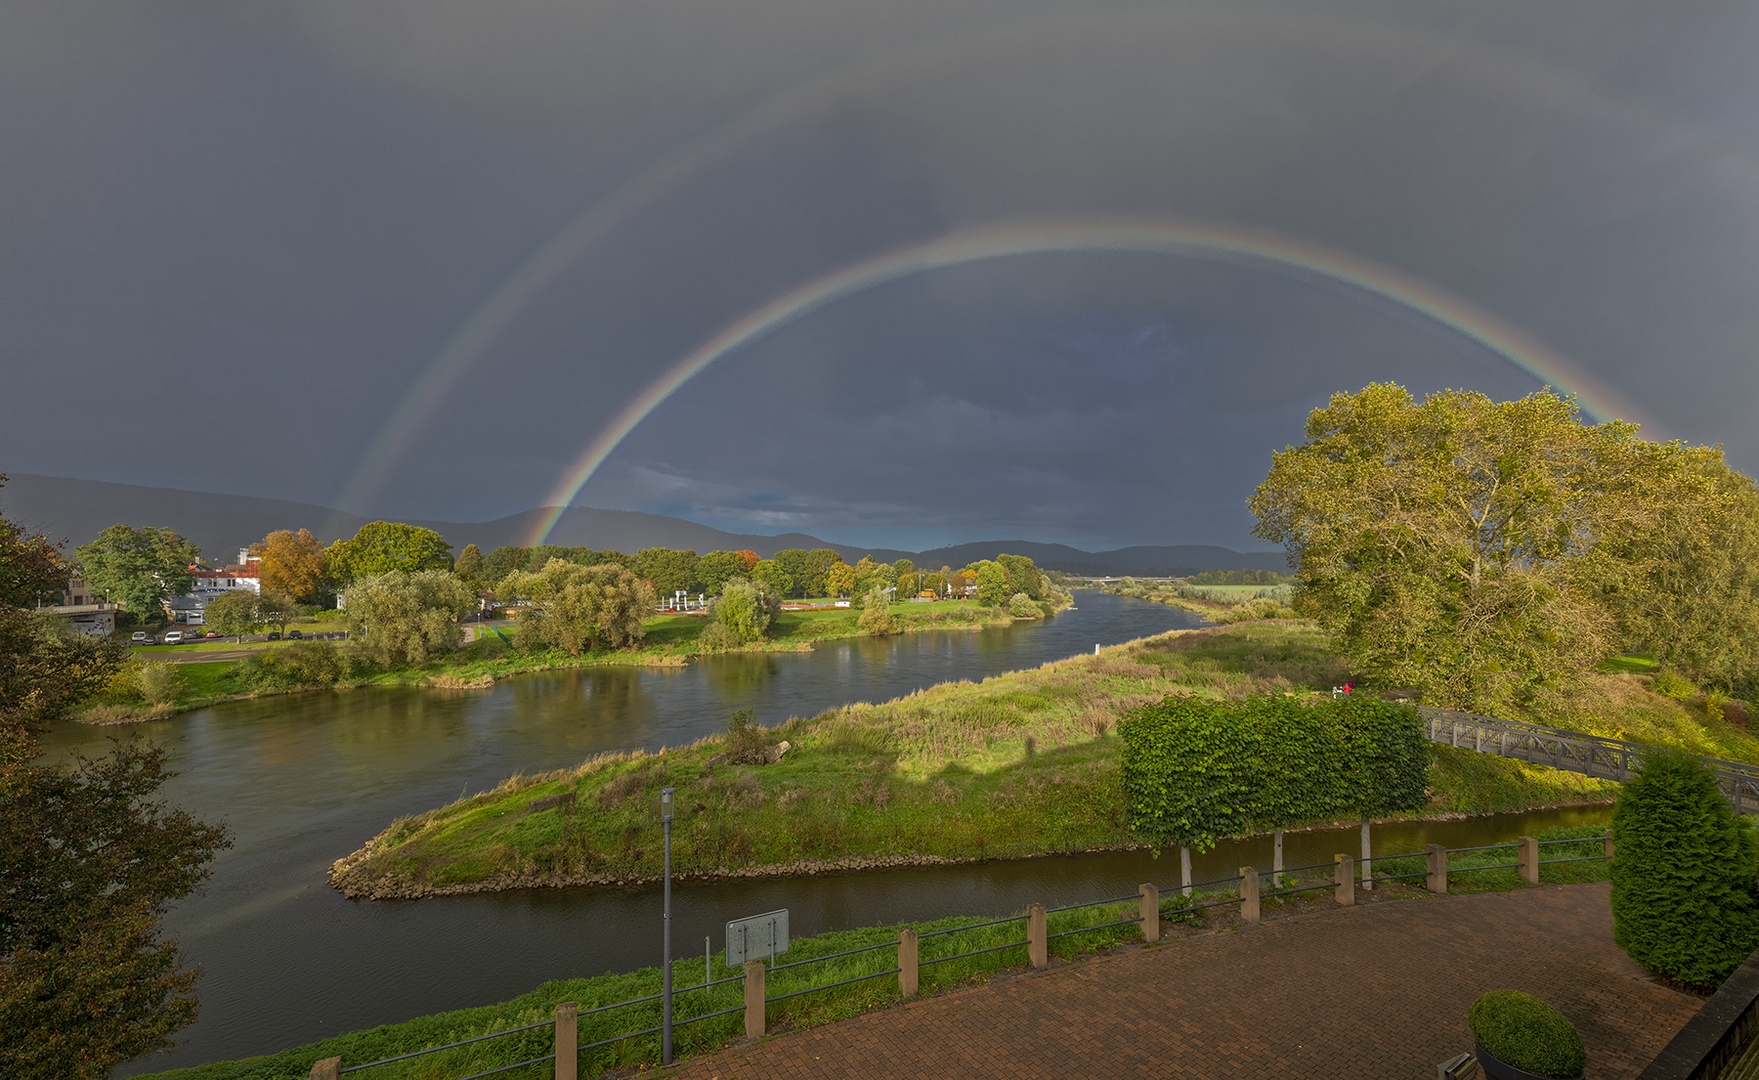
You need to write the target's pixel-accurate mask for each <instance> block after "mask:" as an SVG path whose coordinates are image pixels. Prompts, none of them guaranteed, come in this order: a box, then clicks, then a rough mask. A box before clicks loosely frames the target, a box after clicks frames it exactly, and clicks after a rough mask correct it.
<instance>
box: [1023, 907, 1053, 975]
mask: <svg viewBox="0 0 1759 1080" xmlns="http://www.w3.org/2000/svg"><path fill="white" fill-rule="evenodd" d="M1050 950H1051V940H1050V930H1049V928H1048V926H1047V925H1046V920H1045V915H1044V905H1043V904H1033V905H1031V906H1029V907H1028V908H1027V909H1026V956H1027V959H1029V960H1030V961H1031V962H1032V966H1033V967H1044V966H1045V965H1046V964H1049V963H1050V962H1051V951H1050Z"/></svg>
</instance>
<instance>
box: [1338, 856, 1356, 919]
mask: <svg viewBox="0 0 1759 1080" xmlns="http://www.w3.org/2000/svg"><path fill="white" fill-rule="evenodd" d="M1332 861H1333V862H1335V863H1337V869H1335V870H1333V871H1332V882H1333V883H1334V884H1335V885H1336V886H1337V888H1336V889H1334V890H1333V891H1332V897H1333V899H1335V900H1337V902H1338V903H1339V904H1340V905H1341V906H1343V907H1349V906H1350V905H1351V904H1354V903H1355V902H1356V860H1355V859H1352V858H1350V857H1349V856H1348V855H1333V856H1332Z"/></svg>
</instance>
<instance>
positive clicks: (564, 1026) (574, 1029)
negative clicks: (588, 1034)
mask: <svg viewBox="0 0 1759 1080" xmlns="http://www.w3.org/2000/svg"><path fill="white" fill-rule="evenodd" d="M579 1076H580V1003H579V1002H575V1001H564V1002H563V1003H562V1004H560V1005H558V1006H556V1080H578V1078H579Z"/></svg>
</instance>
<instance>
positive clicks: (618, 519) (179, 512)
mask: <svg viewBox="0 0 1759 1080" xmlns="http://www.w3.org/2000/svg"><path fill="white" fill-rule="evenodd" d="M0 512H4V514H5V515H6V516H7V517H9V518H11V519H13V520H14V521H18V522H20V523H22V524H24V525H26V526H28V527H30V528H32V529H35V530H40V531H42V532H44V533H47V534H48V535H49V536H51V537H53V538H55V539H58V540H60V539H65V540H66V541H67V542H68V548H69V550H71V549H72V548H74V547H77V546H79V545H80V544H85V543H89V542H91V541H92V540H93V539H94V538H96V537H97V535H98V534H99V533H100V532H102V531H103V530H104V529H106V528H108V527H110V526H111V525H114V524H116V523H117V522H127V523H128V524H130V525H135V526H143V525H164V526H169V527H171V528H173V529H176V530H177V531H178V532H179V533H182V534H183V535H184V536H186V537H188V538H189V539H190V540H191V541H192V542H193V543H194V544H195V545H196V547H198V548H200V549H201V551H202V554H203V555H205V556H206V557H207V558H208V560H209V561H210V562H229V561H231V560H232V559H234V558H236V557H237V555H238V549H239V548H241V547H244V546H245V545H247V544H249V543H251V542H252V541H254V540H260V539H262V538H263V537H264V536H265V535H267V534H268V533H270V532H273V531H274V530H276V529H300V528H305V529H310V530H311V531H312V532H313V533H314V534H316V535H317V537H318V539H319V540H322V541H323V542H324V543H326V544H327V543H329V542H330V541H332V540H340V539H343V538H344V537H348V536H353V535H354V533H355V531H356V530H357V529H359V528H360V527H361V526H362V525H365V524H366V523H367V522H368V521H369V520H371V519H369V518H363V517H360V516H358V515H355V514H348V513H344V512H342V511H340V510H332V509H330V508H328V507H323V506H316V505H313V504H311V503H300V502H289V501H287V500H283V499H259V498H255V497H253V496H249V495H217V494H213V493H211V492H202V491H182V490H179V489H176V488H156V487H139V486H136V485H133V484H111V483H106V482H104V481H101V480H69V479H65V478H62V477H55V476H34V475H31V474H29V473H13V474H11V475H10V478H9V479H8V481H7V484H6V486H5V487H4V488H0ZM548 512H549V511H547V510H541V509H540V510H526V511H524V512H522V513H518V514H512V515H510V516H508V517H502V518H496V519H494V520H493V521H472V522H458V521H412V522H410V524H412V525H420V526H423V527H425V528H429V529H432V530H434V531H435V532H437V533H439V534H440V535H441V536H444V537H445V538H446V539H447V540H448V541H449V542H450V543H451V544H452V546H453V548H454V549H455V550H456V549H461V548H463V547H464V545H465V544H475V545H476V546H477V547H479V548H481V549H482V550H483V551H484V552H489V551H493V550H494V549H495V548H498V547H502V546H505V545H508V544H521V545H522V544H526V543H529V542H530V538H531V536H532V533H533V531H534V530H535V528H536V526H537V524H538V522H539V521H540V520H541V519H542V518H543V517H544V516H545V515H546V514H547V513H548ZM549 542H550V543H552V544H562V545H565V546H570V547H572V546H583V547H592V548H601V549H602V548H610V549H612V550H615V551H627V552H631V553H633V552H635V551H638V550H640V549H641V548H647V547H667V548H676V549H679V550H683V549H686V548H688V549H692V550H695V551H697V552H706V551H737V550H740V549H742V548H748V549H750V550H752V551H755V552H757V553H758V554H759V555H762V556H764V557H765V558H768V557H769V556H771V555H774V554H775V553H776V552H778V551H782V550H784V549H787V548H807V549H811V548H821V547H828V548H830V549H832V550H833V551H835V552H837V553H838V554H839V555H841V556H843V558H844V559H847V560H848V561H849V562H851V563H853V562H855V561H856V560H858V559H860V558H861V557H862V556H863V555H870V556H872V557H873V558H875V559H878V560H880V561H882V562H896V561H897V560H899V559H909V560H911V561H912V562H914V563H916V565H918V566H923V567H934V568H938V567H940V566H942V565H947V566H954V567H959V566H964V565H966V564H968V563H971V562H975V561H976V560H978V559H991V558H994V557H995V556H996V555H997V554H999V553H1002V552H1007V553H1009V554H1013V555H1026V556H1030V557H1031V559H1032V560H1033V561H1034V562H1036V563H1037V564H1038V565H1040V566H1042V567H1045V568H1047V569H1051V570H1062V571H1065V572H1067V573H1072V574H1140V575H1143V576H1161V575H1166V574H1193V573H1198V572H1200V571H1203V570H1241V569H1252V570H1286V569H1287V568H1288V567H1287V565H1286V564H1285V563H1284V561H1283V555H1282V552H1280V551H1253V552H1244V553H1242V552H1238V551H1234V550H1232V549H1231V548H1224V547H1213V546H1208V545H1174V546H1153V547H1127V548H1119V549H1117V550H1116V551H1099V552H1091V551H1081V550H1080V549H1078V548H1072V547H1069V546H1067V545H1066V544H1041V543H1036V542H1033V541H1030V540H988V541H984V542H982V543H973V544H957V545H954V546H952V547H944V548H936V549H934V550H933V551H923V552H910V551H894V550H891V549H886V548H865V547H858V546H855V545H852V544H838V543H832V542H830V541H826V540H820V539H819V538H818V537H816V536H809V535H807V534H806V533H781V534H779V535H776V536H760V535H756V534H752V533H730V532H723V531H721V530H720V529H715V528H710V527H709V526H707V525H701V524H698V523H697V522H694V521H687V520H685V519H683V518H675V517H668V516H666V515H664V514H645V513H641V512H640V511H635V510H600V509H596V508H594V507H589V506H576V507H570V508H569V509H568V510H567V511H565V512H564V513H563V514H562V516H561V518H560V519H559V520H558V521H557V522H556V527H555V528H554V529H552V530H551V531H550V536H549Z"/></svg>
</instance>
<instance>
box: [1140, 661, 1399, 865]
mask: <svg viewBox="0 0 1759 1080" xmlns="http://www.w3.org/2000/svg"><path fill="white" fill-rule="evenodd" d="M1118 732H1119V734H1121V735H1122V736H1123V737H1124V756H1123V763H1122V764H1123V770H1122V775H1123V784H1124V799H1125V804H1126V808H1127V812H1128V814H1129V822H1130V827H1131V829H1133V830H1134V831H1136V832H1138V833H1140V834H1142V835H1143V836H1145V837H1147V838H1148V840H1149V841H1150V842H1151V843H1154V844H1162V845H1174V844H1177V845H1181V846H1189V847H1195V848H1197V849H1198V850H1200V851H1206V850H1208V849H1209V848H1210V847H1213V846H1214V844H1215V842H1216V841H1217V840H1219V839H1221V838H1222V837H1224V836H1240V835H1245V834H1248V833H1254V832H1262V831H1265V830H1269V829H1276V828H1283V827H1287V826H1290V825H1301V824H1306V823H1309V822H1318V821H1335V820H1338V819H1339V818H1347V817H1379V816H1383V815H1386V814H1392V813H1399V812H1404V811H1412V810H1421V809H1422V808H1423V807H1424V806H1426V805H1428V802H1429V757H1430V752H1429V743H1428V740H1427V739H1425V738H1424V736H1423V718H1422V716H1421V715H1420V714H1419V713H1418V712H1417V710H1416V709H1415V708H1413V707H1412V706H1409V705H1399V704H1394V703H1392V702H1387V701H1381V700H1380V699H1378V698H1372V697H1368V696H1366V695H1360V696H1351V697H1346V698H1342V699H1339V700H1337V701H1319V702H1312V701H1309V700H1304V699H1302V698H1298V697H1293V696H1289V695H1280V694H1279V695H1268V694H1266V695H1258V696H1254V697H1249V698H1246V699H1243V700H1241V701H1238V702H1225V701H1207V700H1204V699H1200V698H1195V697H1189V696H1184V695H1173V696H1171V697H1168V698H1165V699H1164V700H1162V701H1159V702H1155V703H1153V704H1150V705H1145V706H1142V707H1141V708H1139V709H1136V710H1133V711H1132V712H1130V713H1128V714H1127V715H1126V716H1125V717H1124V719H1123V720H1122V721H1121V722H1120V723H1119V725H1118Z"/></svg>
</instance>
